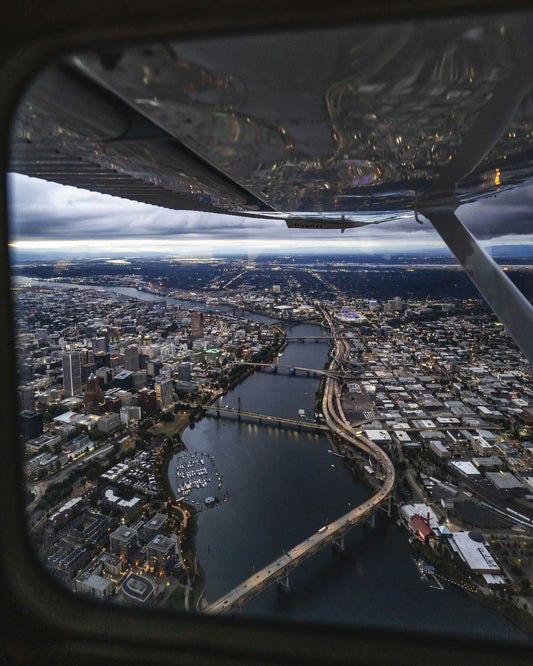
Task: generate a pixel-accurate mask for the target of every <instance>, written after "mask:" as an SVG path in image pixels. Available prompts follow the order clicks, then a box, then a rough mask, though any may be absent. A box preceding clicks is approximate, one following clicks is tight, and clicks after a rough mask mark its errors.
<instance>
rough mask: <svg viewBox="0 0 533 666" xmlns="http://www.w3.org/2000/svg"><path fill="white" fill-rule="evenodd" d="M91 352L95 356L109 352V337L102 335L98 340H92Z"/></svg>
mask: <svg viewBox="0 0 533 666" xmlns="http://www.w3.org/2000/svg"><path fill="white" fill-rule="evenodd" d="M92 342H93V352H94V353H95V354H98V353H101V352H103V353H104V354H105V353H107V352H108V351H109V335H103V336H101V337H98V338H93V341H92Z"/></svg>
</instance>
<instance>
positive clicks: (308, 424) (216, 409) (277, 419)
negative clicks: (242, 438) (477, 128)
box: [200, 405, 329, 430]
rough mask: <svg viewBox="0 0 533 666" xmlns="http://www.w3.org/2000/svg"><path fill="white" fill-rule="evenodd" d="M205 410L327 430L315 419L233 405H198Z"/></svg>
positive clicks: (325, 426)
mask: <svg viewBox="0 0 533 666" xmlns="http://www.w3.org/2000/svg"><path fill="white" fill-rule="evenodd" d="M200 407H201V408H202V409H203V410H205V411H206V412H222V413H223V414H231V415H233V416H246V417H248V418H253V419H260V420H261V421H269V422H271V423H283V424H285V425H295V426H299V427H306V428H315V429H316V430H329V428H328V426H327V425H325V424H322V423H315V421H307V420H306V419H289V418H285V417H283V416H272V415H271V414H258V413H257V412H248V411H246V410H244V409H241V410H238V409H234V408H233V407H219V406H217V405H200Z"/></svg>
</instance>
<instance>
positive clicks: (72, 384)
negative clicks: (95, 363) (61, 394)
mask: <svg viewBox="0 0 533 666" xmlns="http://www.w3.org/2000/svg"><path fill="white" fill-rule="evenodd" d="M63 388H64V389H65V397H66V398H70V397H72V396H73V395H78V393H81V355H80V352H77V351H72V352H64V353H63Z"/></svg>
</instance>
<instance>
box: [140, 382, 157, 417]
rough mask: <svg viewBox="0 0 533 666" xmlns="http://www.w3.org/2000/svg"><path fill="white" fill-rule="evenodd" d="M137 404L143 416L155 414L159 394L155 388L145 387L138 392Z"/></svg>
mask: <svg viewBox="0 0 533 666" xmlns="http://www.w3.org/2000/svg"><path fill="white" fill-rule="evenodd" d="M137 404H138V405H139V407H140V408H141V410H142V413H143V416H153V415H154V414H155V413H156V411H157V395H156V392H155V391H154V390H153V389H149V388H143V389H141V390H140V391H139V392H138V393H137Z"/></svg>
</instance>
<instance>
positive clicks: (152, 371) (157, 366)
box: [146, 358, 163, 377]
mask: <svg viewBox="0 0 533 666" xmlns="http://www.w3.org/2000/svg"><path fill="white" fill-rule="evenodd" d="M162 365H163V363H162V361H161V359H160V358H155V359H151V360H148V361H146V372H147V374H148V377H157V375H158V374H159V371H160V370H161V367H162Z"/></svg>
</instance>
